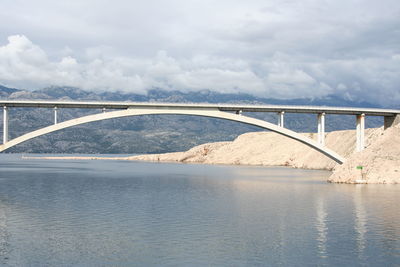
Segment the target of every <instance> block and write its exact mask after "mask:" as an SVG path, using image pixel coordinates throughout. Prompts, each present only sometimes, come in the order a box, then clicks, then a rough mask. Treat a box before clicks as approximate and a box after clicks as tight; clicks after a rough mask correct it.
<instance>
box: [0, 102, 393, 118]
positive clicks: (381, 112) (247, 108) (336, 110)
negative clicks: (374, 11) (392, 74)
mask: <svg viewBox="0 0 400 267" xmlns="http://www.w3.org/2000/svg"><path fill="white" fill-rule="evenodd" d="M0 106H7V107H24V108H54V107H57V108H92V109H97V108H98V109H102V108H106V109H128V108H165V109H188V108H189V109H200V110H208V109H213V110H215V109H218V110H220V111H240V110H241V111H243V112H282V111H284V112H286V113H314V114H319V113H326V114H342V115H360V114H365V115H367V116H395V115H397V114H400V110H397V109H380V108H354V107H329V106H297V105H235V104H209V103H204V104H202V103H149V102H78V101H35V100H26V101H22V100H19V101H14V100H0Z"/></svg>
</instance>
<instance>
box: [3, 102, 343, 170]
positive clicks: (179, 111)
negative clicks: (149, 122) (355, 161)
mask: <svg viewBox="0 0 400 267" xmlns="http://www.w3.org/2000/svg"><path fill="white" fill-rule="evenodd" d="M162 114H165V115H166V114H169V115H194V116H203V117H211V118H219V119H225V120H230V121H236V122H242V123H245V124H249V125H254V126H258V127H261V128H264V129H267V130H270V131H273V132H276V133H278V134H281V135H283V136H286V137H289V138H291V139H294V140H297V141H299V142H301V143H303V144H306V145H308V146H309V147H311V148H313V149H315V150H317V151H319V152H321V153H322V154H324V155H326V156H327V157H329V158H331V159H333V160H334V161H336V162H338V163H340V164H342V163H343V162H344V161H345V159H344V158H343V157H342V156H340V155H338V154H337V153H336V152H334V151H333V150H331V149H329V148H326V147H324V146H322V145H320V144H319V143H317V142H316V141H314V140H312V139H310V138H307V137H305V136H304V135H301V134H299V133H296V132H294V131H291V130H289V129H286V128H283V127H280V126H277V125H275V124H272V123H269V122H266V121H263V120H259V119H255V118H251V117H247V116H242V115H237V114H233V113H228V112H223V111H219V110H218V109H201V108H199V109H193V108H190V109H188V108H174V109H171V108H165V107H164V108H163V107H160V108H129V109H124V110H118V111H110V112H104V113H98V114H94V115H88V116H84V117H80V118H76V119H72V120H68V121H64V122H61V123H58V124H54V125H51V126H47V127H44V128H42V129H39V130H36V131H32V132H30V133H27V134H24V135H21V136H19V137H17V138H14V139H12V140H10V141H8V142H7V143H5V144H2V145H0V152H2V151H4V150H6V149H8V148H10V147H13V146H15V145H17V144H20V143H22V142H25V141H27V140H30V139H32V138H35V137H38V136H41V135H45V134H48V133H51V132H55V131H58V130H61V129H65V128H69V127H72V126H76V125H80V124H84V123H88V122H94V121H101V120H106V119H112V118H120V117H129V116H140V115H162Z"/></svg>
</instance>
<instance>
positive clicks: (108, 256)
mask: <svg viewBox="0 0 400 267" xmlns="http://www.w3.org/2000/svg"><path fill="white" fill-rule="evenodd" d="M328 175H329V173H327V172H323V171H306V170H293V169H287V168H261V167H243V166H242V167H240V166H206V165H183V164H181V165H179V164H159V163H140V162H124V161H69V160H66V161H41V160H21V159H20V156H18V155H6V154H3V155H0V264H3V265H10V266H20V265H33V266H42V265H54V266H56V265H113V266H127V265H171V266H176V265H180V266H187V265H218V266H239V265H251V266H253V265H256V266H257V265H259V266H265V265H270V266H271V265H272V266H275V265H289V266H304V265H317V266H339V265H348V266H350V265H352V266H354V265H355V266H357V265H385V266H391V265H392V266H395V265H399V264H400V251H399V250H400V241H399V240H400V238H399V237H400V213H399V212H398V208H397V205H396V204H397V202H398V201H399V198H400V197H399V196H400V194H399V193H400V187H398V186H393V185H336V184H328V183H326V182H325V180H326V177H327V176H328Z"/></svg>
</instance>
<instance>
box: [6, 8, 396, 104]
mask: <svg viewBox="0 0 400 267" xmlns="http://www.w3.org/2000/svg"><path fill="white" fill-rule="evenodd" d="M0 84H3V85H6V86H12V87H17V88H30V89H36V88H42V87H46V86H50V85H66V86H76V87H80V88H83V89H87V90H122V91H127V92H136V93H145V92H146V90H148V89H151V88H163V89H166V90H176V89H178V90H182V91H196V90H202V89H210V90H214V91H217V92H225V93H228V92H229V93H235V92H245V93H250V94H253V95H257V96H262V97H275V98H284V99H285V98H295V97H323V96H326V95H329V94H336V95H340V96H343V97H346V98H349V99H360V100H366V101H371V102H376V101H379V103H381V104H383V105H397V106H400V104H398V103H400V1H398V0H380V1H376V0H298V1H297V0H260V1H259V0H240V1H239V0H214V1H210V0H185V1H182V0H146V1H137V0H113V1H109V0H69V1H54V0H34V1H33V0H0Z"/></svg>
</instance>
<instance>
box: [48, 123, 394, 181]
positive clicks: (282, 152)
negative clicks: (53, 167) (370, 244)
mask: <svg viewBox="0 0 400 267" xmlns="http://www.w3.org/2000/svg"><path fill="white" fill-rule="evenodd" d="M305 135H307V136H308V137H310V138H314V139H315V138H316V134H314V133H308V134H305ZM325 138H326V146H327V147H329V148H331V149H332V150H334V151H336V152H337V153H338V154H340V155H342V156H344V157H345V158H346V159H347V160H346V162H345V163H344V164H342V165H339V164H337V163H336V162H335V161H333V160H332V159H330V158H328V157H326V156H324V155H322V154H321V153H319V152H317V151H315V150H313V149H311V148H310V147H308V146H306V145H304V144H302V143H299V142H297V141H295V140H292V139H289V138H286V137H283V136H281V135H278V134H275V133H272V132H253V133H245V134H242V135H240V136H238V137H237V138H236V139H235V140H234V141H232V142H216V143H207V144H203V145H199V146H196V147H193V148H192V149H190V150H188V151H185V152H174V153H164V154H147V155H138V156H129V157H95V156H94V157H40V158H43V159H77V160H79V159H86V160H87V159H92V160H95V159H107V160H138V161H156V162H181V163H203V164H228V165H259V166H288V167H293V168H302V169H324V170H331V171H333V172H332V175H331V176H330V177H329V179H328V181H329V182H333V183H383V184H386V183H390V184H396V183H400V128H398V127H391V128H389V129H387V130H383V128H371V129H367V130H366V132H365V140H366V149H365V150H364V151H362V152H354V151H355V143H356V133H355V131H354V130H344V131H333V132H329V133H327V134H326V137H325Z"/></svg>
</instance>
